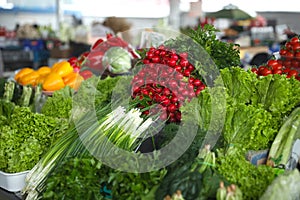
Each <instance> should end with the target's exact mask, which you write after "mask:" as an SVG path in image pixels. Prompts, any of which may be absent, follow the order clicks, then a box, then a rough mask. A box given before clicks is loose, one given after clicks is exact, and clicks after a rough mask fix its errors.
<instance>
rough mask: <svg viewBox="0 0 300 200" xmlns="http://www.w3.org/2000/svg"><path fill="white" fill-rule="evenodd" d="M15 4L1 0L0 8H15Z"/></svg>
mask: <svg viewBox="0 0 300 200" xmlns="http://www.w3.org/2000/svg"><path fill="white" fill-rule="evenodd" d="M13 7H14V4H13V3H8V2H7V0H0V8H3V9H13Z"/></svg>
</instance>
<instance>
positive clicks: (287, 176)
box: [23, 26, 300, 200]
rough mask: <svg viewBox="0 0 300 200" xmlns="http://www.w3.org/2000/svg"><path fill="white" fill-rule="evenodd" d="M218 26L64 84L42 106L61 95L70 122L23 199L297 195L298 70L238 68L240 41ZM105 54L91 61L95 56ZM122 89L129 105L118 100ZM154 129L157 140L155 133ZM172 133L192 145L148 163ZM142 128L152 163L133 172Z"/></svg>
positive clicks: (32, 175) (35, 170) (34, 173)
mask: <svg viewBox="0 0 300 200" xmlns="http://www.w3.org/2000/svg"><path fill="white" fill-rule="evenodd" d="M215 31H216V29H214V28H213V27H212V26H205V27H204V28H200V27H199V29H196V30H190V31H189V32H187V35H185V36H179V37H177V38H175V39H170V40H168V41H166V42H165V43H164V44H163V45H161V46H160V47H153V48H150V49H145V50H141V51H139V53H140V55H139V56H137V57H136V59H137V62H136V63H137V65H136V66H133V67H132V68H133V69H132V72H133V74H132V76H131V75H130V76H116V77H106V78H101V77H100V78H99V77H96V76H93V77H91V78H89V79H88V80H86V81H84V82H83V83H82V84H81V87H80V88H79V89H78V92H77V93H76V94H73V93H72V95H71V97H70V96H69V95H67V93H65V92H66V91H64V92H62V93H60V94H59V93H57V94H59V95H53V96H52V97H51V98H52V100H51V102H50V101H49V102H50V103H49V104H48V105H49V107H50V108H51V107H52V106H53V107H55V105H56V104H57V103H58V102H59V101H61V102H62V103H65V105H68V106H65V109H66V112H63V113H61V115H63V116H66V117H69V118H70V119H72V120H73V121H72V123H71V126H70V128H69V129H68V130H67V132H66V133H65V134H64V135H63V136H62V137H60V138H59V139H58V140H57V142H56V143H55V144H54V145H53V146H52V148H51V149H50V150H49V151H47V152H46V153H45V154H44V156H43V157H42V158H41V160H40V161H39V163H38V164H37V165H35V166H34V168H33V170H31V172H30V173H29V175H28V177H27V185H26V187H25V189H24V191H23V192H24V194H26V195H28V196H27V199H62V198H68V199H82V198H85V199H103V200H105V199H121V200H122V199H126V200H128V199H141V200H146V199H151V200H152V199H157V200H162V199H172V198H174V199H176V198H179V199H185V200H195V199H220V200H222V199H226V198H227V199H264V200H265V199H272V198H274V196H278V197H279V196H280V197H282V198H284V199H287V198H295V197H299V190H298V187H297V186H295V185H299V184H297V183H298V182H299V172H298V169H296V168H295V167H296V166H291V165H290V163H289V162H288V161H289V160H290V158H291V151H292V146H293V144H294V143H295V141H296V140H297V139H300V134H299V133H300V127H299V126H300V123H299V122H300V121H299V117H298V116H299V107H298V106H299V105H300V82H299V81H298V80H297V75H295V76H294V75H288V74H287V75H286V74H282V73H273V72H272V73H264V74H257V73H253V72H256V71H255V70H254V69H253V70H248V71H245V70H244V69H242V68H240V67H239V65H240V60H239V54H238V53H239V52H238V50H237V48H235V46H234V45H232V44H228V43H224V42H221V41H219V40H217V39H216V35H215ZM187 36H189V37H187ZM101 44H103V45H104V44H105V43H104V42H103V41H100V45H99V47H100V46H101ZM95 45H96V46H97V44H95ZM97 47H98V46H97ZM114 47H117V46H114ZM96 49H97V48H96ZM106 51H108V50H106ZM103 53H104V54H105V52H102V53H101V54H100V56H99V57H98V58H97V57H94V58H95V59H94V61H96V60H98V61H99V60H100V61H101V62H100V63H102V58H103V55H104V54H103ZM110 53H111V52H110ZM186 53H188V55H186ZM224 55H226V56H225V57H224ZM87 57H88V56H87ZM272 60H274V59H272ZM212 61H214V62H212ZM86 63H87V62H86ZM93 63H94V62H93ZM94 64H96V63H94ZM98 64H99V63H98ZM277 64H278V63H277ZM277 64H276V65H275V63H274V61H268V63H266V65H270V66H272V67H273V68H272V70H273V71H274V72H275V71H276V70H280V69H278V68H277V69H276V68H275V67H274V66H277V67H278V65H277ZM279 64H280V63H279ZM86 66H88V64H86ZM94 66H95V67H94V68H91V69H99V68H97V67H99V66H103V65H94ZM257 67H259V66H255V68H257ZM126 69H128V68H127V67H126ZM216 70H217V71H216ZM100 71H101V70H100ZM122 72H124V71H122ZM100 74H101V73H100ZM57 92H58V91H57ZM128 92H129V94H128ZM125 93H126V94H125ZM63 94H65V95H66V96H67V97H68V98H62V96H64V95H63ZM122 95H123V96H122ZM91 97H94V99H93V98H91ZM124 97H125V99H126V102H127V105H126V106H123V104H120V103H119V102H122V103H124V101H122V100H121V99H124ZM127 97H129V98H127ZM70 98H72V99H73V102H72V101H70ZM119 98H120V99H119ZM176 98H177V99H176ZM49 99H50V98H49ZM64 99H65V100H64ZM71 104H72V106H69V105H71ZM45 105H46V104H45ZM91 105H92V106H91ZM42 110H43V109H42ZM45 110H47V109H45ZM49 110H51V109H48V111H47V112H45V113H48V112H49ZM57 112H58V113H59V111H57ZM49 113H50V112H49ZM54 115H55V114H54ZM157 133H159V135H160V136H161V137H160V138H159V140H156V139H157V138H154V137H153V134H157ZM193 134H194V135H193ZM177 135H180V136H179V137H180V139H179V140H180V141H181V142H183V143H181V144H184V141H187V140H190V139H191V137H192V139H191V144H190V145H189V147H188V148H187V149H183V145H181V144H178V145H177V146H176V148H173V149H172V152H169V153H170V154H171V155H172V154H173V153H174V152H181V151H182V153H181V154H180V157H179V158H178V159H177V160H174V161H173V162H171V163H170V164H169V165H167V166H165V167H161V168H159V169H157V168H155V164H156V163H159V161H160V160H163V159H164V158H165V157H168V155H165V154H163V153H161V151H160V150H162V149H164V148H165V147H167V146H168V145H169V144H172V142H174V141H173V140H174V139H176V137H177ZM147 136H150V139H153V144H154V147H155V148H154V150H153V152H152V153H153V157H154V158H153V166H154V167H153V166H152V165H151V166H147V167H148V168H147V169H148V171H147V172H144V173H138V171H134V172H132V171H130V170H128V169H129V168H130V167H132V166H131V165H130V164H132V162H133V163H135V162H134V161H133V160H135V159H137V160H138V159H139V156H141V157H142V156H143V153H141V152H140V150H139V147H140V146H141V145H142V144H143V142H144V141H145V138H146V137H147ZM181 137H182V138H181ZM105 138H106V139H107V140H106V139H105ZM177 140H178V138H177ZM107 141H110V143H109V142H107ZM110 144H113V145H114V146H116V147H118V148H120V149H123V150H126V151H128V152H130V153H134V155H136V157H134V158H132V157H130V156H129V157H126V156H124V154H121V153H119V151H115V149H114V148H111V146H110ZM253 151H254V152H261V151H264V152H265V151H268V155H267V156H265V158H264V160H265V161H266V162H261V163H257V162H256V163H251V160H250V159H249V157H248V156H247V155H249V153H250V152H253ZM119 161H122V162H119ZM116 165H117V166H116ZM112 166H113V167H112ZM133 166H136V165H134V164H133ZM120 167H121V168H122V169H126V170H124V172H123V171H120V170H119V169H120ZM290 170H293V171H290ZM292 176H294V178H292ZM66 177H68V178H66ZM285 180H289V181H288V182H285ZM283 182H285V184H282V183H283ZM292 184H293V185H292ZM225 188H226V189H227V191H224V189H225ZM276 188H280V190H276ZM74 190H77V192H76V193H74V192H73V191H74ZM87 191H88V192H87ZM282 191H288V192H282ZM277 193H278V194H277Z"/></svg>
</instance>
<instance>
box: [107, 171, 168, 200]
mask: <svg viewBox="0 0 300 200" xmlns="http://www.w3.org/2000/svg"><path fill="white" fill-rule="evenodd" d="M165 174H166V170H165V169H161V170H157V171H152V172H147V173H126V172H120V171H116V170H110V173H109V179H108V182H107V183H108V184H109V185H110V187H111V190H112V198H113V199H120V200H142V199H144V197H147V195H148V194H149V193H150V192H153V191H152V188H153V187H157V185H159V184H160V182H161V180H162V179H163V177H164V176H165Z"/></svg>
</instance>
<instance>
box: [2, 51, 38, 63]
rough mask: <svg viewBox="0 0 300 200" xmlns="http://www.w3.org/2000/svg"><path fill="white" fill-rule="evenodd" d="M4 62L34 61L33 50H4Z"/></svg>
mask: <svg viewBox="0 0 300 200" xmlns="http://www.w3.org/2000/svg"><path fill="white" fill-rule="evenodd" d="M2 59H3V62H24V61H25V62H26V61H33V53H32V51H24V50H2Z"/></svg>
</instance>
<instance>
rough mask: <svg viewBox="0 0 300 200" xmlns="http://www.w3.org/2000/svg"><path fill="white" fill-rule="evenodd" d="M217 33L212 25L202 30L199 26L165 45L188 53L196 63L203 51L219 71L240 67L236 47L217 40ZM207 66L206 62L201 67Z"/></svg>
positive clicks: (207, 62)
mask: <svg viewBox="0 0 300 200" xmlns="http://www.w3.org/2000/svg"><path fill="white" fill-rule="evenodd" d="M218 31H219V30H217V29H216V28H215V27H214V26H213V25H209V24H207V25H205V26H204V27H203V28H202V27H201V26H199V27H198V28H197V29H189V30H188V31H187V32H185V34H186V35H181V36H179V37H177V38H176V39H170V40H168V41H166V42H165V45H166V46H167V47H170V48H171V49H176V51H177V52H188V53H189V56H191V59H192V60H198V61H199V58H200V57H199V56H200V55H203V50H204V51H206V52H207V54H208V55H210V57H211V58H212V60H213V62H214V63H215V64H216V65H217V66H218V68H220V69H223V68H227V67H232V66H240V64H241V61H240V56H239V50H238V48H236V47H238V45H237V44H232V43H227V42H223V41H221V40H219V39H218V38H217V36H216V32H218ZM199 53H200V54H199ZM209 64H210V62H209V61H206V64H204V65H203V66H204V67H208V66H206V65H209Z"/></svg>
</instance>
